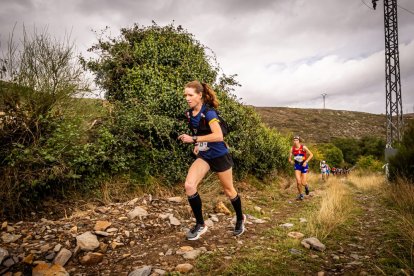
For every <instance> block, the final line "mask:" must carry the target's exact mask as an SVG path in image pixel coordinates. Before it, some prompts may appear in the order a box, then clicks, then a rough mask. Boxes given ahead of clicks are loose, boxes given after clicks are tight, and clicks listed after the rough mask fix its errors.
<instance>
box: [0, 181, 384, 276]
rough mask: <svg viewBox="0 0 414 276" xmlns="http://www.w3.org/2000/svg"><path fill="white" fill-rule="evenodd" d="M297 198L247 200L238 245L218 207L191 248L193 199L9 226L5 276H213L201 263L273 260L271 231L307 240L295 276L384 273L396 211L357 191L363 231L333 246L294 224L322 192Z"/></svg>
mask: <svg viewBox="0 0 414 276" xmlns="http://www.w3.org/2000/svg"><path fill="white" fill-rule="evenodd" d="M293 196H294V187H291V188H289V189H287V190H286V191H285V194H284V196H282V198H280V199H278V200H281V202H279V205H278V209H277V210H275V209H271V207H272V206H270V205H266V204H265V203H264V204H263V206H260V204H256V203H257V202H258V201H255V200H254V195H253V194H250V196H245V197H246V200H245V201H244V202H245V203H246V205H249V208H246V209H248V211H247V212H246V213H248V214H249V213H251V214H256V216H252V215H248V219H247V223H246V228H247V230H246V232H245V233H244V234H243V235H242V236H241V237H237V238H236V237H233V236H232V230H233V227H234V226H233V225H234V217H233V214H232V213H231V212H230V211H229V210H228V209H227V207H226V205H227V206H230V205H229V204H228V203H227V202H224V203H226V204H224V203H223V201H217V204H215V206H213V205H212V206H211V207H208V205H207V207H206V208H205V212H206V213H205V217H206V218H207V217H208V219H207V220H206V224H207V225H208V227H209V231H208V232H207V233H206V234H205V235H203V236H202V238H201V239H200V240H197V241H187V240H186V239H185V233H186V232H187V231H188V227H190V226H191V225H192V224H193V223H194V222H193V219H192V218H191V217H192V216H191V211H190V209H189V206H188V203H187V201H186V199H185V198H182V197H179V196H176V197H166V198H156V197H153V196H151V195H145V196H142V197H140V198H134V199H132V200H130V201H128V202H124V203H113V204H109V205H101V206H95V205H91V204H86V205H85V206H84V208H83V209H80V210H77V211H75V212H73V213H72V214H70V215H69V216H64V217H62V218H58V219H56V218H54V219H52V218H46V217H44V218H41V219H39V220H36V221H26V220H25V221H19V222H10V221H4V222H3V223H2V225H1V245H0V264H1V265H0V275H9V276H12V275H131V276H138V275H164V274H170V275H171V274H176V275H178V274H179V273H193V274H197V275H199V274H201V275H202V274H206V273H203V271H202V270H198V269H197V259H199V258H200V257H201V256H204V257H205V256H209V255H211V256H212V255H217V254H219V255H220V260H221V261H222V262H223V263H226V262H228V263H231V262H232V261H234V260H236V259H237V258H238V256H239V255H240V252H241V251H243V250H244V249H246V248H253V247H257V246H259V247H260V248H263V250H268V251H269V254H272V251H277V250H278V249H272V248H269V246H267V243H269V241H268V240H266V238H264V237H263V233H264V232H266V231H268V230H269V227H277V228H278V229H284V230H283V231H285V232H283V233H282V235H283V239H295V240H298V241H299V246H300V247H296V248H295V247H294V246H293V247H292V248H289V250H288V251H287V252H286V253H284V254H285V255H286V256H287V258H288V259H287V260H288V262H289V260H292V266H295V267H292V269H291V271H293V272H294V273H295V274H302V273H303V274H311V275H312V274H314V275H316V274H318V275H342V274H360V275H371V274H377V273H378V274H379V273H380V270H376V269H375V266H376V263H377V262H376V260H377V259H378V258H380V257H384V254H385V253H384V250H386V248H387V247H386V246H384V241H383V240H381V235H382V234H383V233H382V232H381V231H382V228H381V222H382V221H384V218H385V217H387V215H388V213H387V212H388V211H387V210H386V209H384V208H382V206H381V205H380V203H379V201H378V200H376V198H375V196H374V195H366V194H364V193H361V192H355V194H354V196H355V199H356V202H357V204H359V206H361V208H362V210H363V211H362V212H361V213H360V215H359V216H358V219H357V222H358V224H359V225H358V227H352V230H349V229H348V230H346V231H345V232H346V235H347V237H346V238H340V239H339V240H331V241H329V242H328V243H327V245H326V246H325V245H324V244H322V243H321V242H320V241H319V240H317V239H316V238H312V237H306V236H305V235H304V234H302V233H300V232H299V231H294V229H295V228H294V224H300V225H305V224H306V223H307V219H306V218H292V217H294V216H295V214H298V213H299V211H300V210H302V209H303V207H304V206H305V205H306V204H310V203H311V202H312V201H314V202H316V201H317V198H318V196H319V193H318V191H315V192H313V193H312V194H311V195H310V196H308V197H306V199H305V201H303V202H298V201H295V200H292V198H293ZM255 202H256V203H255ZM259 202H260V200H259ZM252 203H255V204H253V205H251V204H252ZM259 217H260V218H259ZM292 219H293V220H294V221H295V222H294V223H291V222H292ZM300 244H301V245H300ZM386 254H388V253H386ZM298 258H299V259H300V260H301V261H300V262H299V263H298ZM310 264H311V265H310ZM301 271H303V272H301ZM208 274H211V272H210V273H208ZM256 274H257V273H256ZM259 274H260V273H259ZM212 275H215V273H212ZM264 275H268V274H266V273H264Z"/></svg>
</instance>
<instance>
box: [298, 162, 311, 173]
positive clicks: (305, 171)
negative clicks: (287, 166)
mask: <svg viewBox="0 0 414 276" xmlns="http://www.w3.org/2000/svg"><path fill="white" fill-rule="evenodd" d="M302 164H303V163H295V171H300V172H301V173H307V172H308V170H309V164H308V163H306V166H305V167H303V166H302Z"/></svg>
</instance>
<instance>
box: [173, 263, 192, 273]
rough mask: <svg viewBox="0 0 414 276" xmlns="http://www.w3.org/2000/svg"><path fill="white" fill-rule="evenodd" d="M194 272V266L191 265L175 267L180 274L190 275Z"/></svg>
mask: <svg viewBox="0 0 414 276" xmlns="http://www.w3.org/2000/svg"><path fill="white" fill-rule="evenodd" d="M191 270H193V266H192V265H191V264H187V263H186V264H179V265H177V266H176V267H175V271H178V272H180V273H188V272H190V271H191Z"/></svg>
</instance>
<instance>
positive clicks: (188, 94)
mask: <svg viewBox="0 0 414 276" xmlns="http://www.w3.org/2000/svg"><path fill="white" fill-rule="evenodd" d="M184 97H185V100H186V101H187V104H188V106H189V107H190V108H194V107H196V106H197V105H199V104H202V103H203V101H202V95H201V93H197V92H196V91H195V89H194V88H189V87H187V88H185V89H184Z"/></svg>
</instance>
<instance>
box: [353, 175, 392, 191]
mask: <svg viewBox="0 0 414 276" xmlns="http://www.w3.org/2000/svg"><path fill="white" fill-rule="evenodd" d="M348 181H350V182H352V184H353V185H355V186H356V187H357V188H358V189H361V190H362V191H371V190H375V189H379V188H384V187H385V183H386V179H385V176H384V175H383V174H369V175H360V174H358V173H352V174H351V175H349V176H348Z"/></svg>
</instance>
